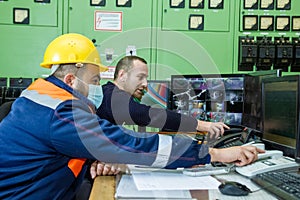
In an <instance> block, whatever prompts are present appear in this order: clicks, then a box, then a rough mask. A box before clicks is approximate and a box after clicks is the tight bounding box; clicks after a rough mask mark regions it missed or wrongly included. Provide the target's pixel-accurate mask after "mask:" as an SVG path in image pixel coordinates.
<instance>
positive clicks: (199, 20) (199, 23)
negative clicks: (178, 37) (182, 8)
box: [189, 15, 204, 30]
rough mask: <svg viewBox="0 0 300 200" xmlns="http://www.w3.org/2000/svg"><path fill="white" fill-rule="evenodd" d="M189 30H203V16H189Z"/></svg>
mask: <svg viewBox="0 0 300 200" xmlns="http://www.w3.org/2000/svg"><path fill="white" fill-rule="evenodd" d="M189 29H190V30H203V29H204V16H203V15H190V19H189Z"/></svg>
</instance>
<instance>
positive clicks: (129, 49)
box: [126, 45, 136, 56]
mask: <svg viewBox="0 0 300 200" xmlns="http://www.w3.org/2000/svg"><path fill="white" fill-rule="evenodd" d="M126 56H136V47H135V46H133V45H129V46H127V48H126Z"/></svg>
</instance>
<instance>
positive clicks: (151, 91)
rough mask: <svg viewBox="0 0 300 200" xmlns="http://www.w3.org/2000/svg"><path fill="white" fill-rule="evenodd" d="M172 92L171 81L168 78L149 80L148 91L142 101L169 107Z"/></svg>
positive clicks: (154, 105) (151, 104) (155, 105)
mask: <svg viewBox="0 0 300 200" xmlns="http://www.w3.org/2000/svg"><path fill="white" fill-rule="evenodd" d="M169 93H170V82H169V81H166V80H148V92H147V93H145V95H144V96H143V98H142V100H141V103H143V104H146V105H149V106H152V107H160V108H167V106H168V101H169Z"/></svg>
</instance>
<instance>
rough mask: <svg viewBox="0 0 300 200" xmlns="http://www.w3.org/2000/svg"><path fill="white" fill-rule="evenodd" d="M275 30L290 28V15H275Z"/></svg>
mask: <svg viewBox="0 0 300 200" xmlns="http://www.w3.org/2000/svg"><path fill="white" fill-rule="evenodd" d="M276 30H278V31H289V30H290V17H288V16H285V17H283V16H278V17H276Z"/></svg>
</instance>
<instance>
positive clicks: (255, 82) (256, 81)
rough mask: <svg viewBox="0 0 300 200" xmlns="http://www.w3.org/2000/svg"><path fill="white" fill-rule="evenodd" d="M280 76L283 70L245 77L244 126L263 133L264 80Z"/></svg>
mask: <svg viewBox="0 0 300 200" xmlns="http://www.w3.org/2000/svg"><path fill="white" fill-rule="evenodd" d="M280 76H281V69H276V70H263V71H257V72H253V73H249V74H247V75H246V76H245V79H244V82H245V88H244V93H245V95H244V97H245V98H244V113H243V116H242V124H243V125H244V126H247V127H250V128H252V129H256V130H259V131H262V108H261V107H262V106H261V98H262V97H261V85H262V80H263V79H265V78H271V77H280Z"/></svg>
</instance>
